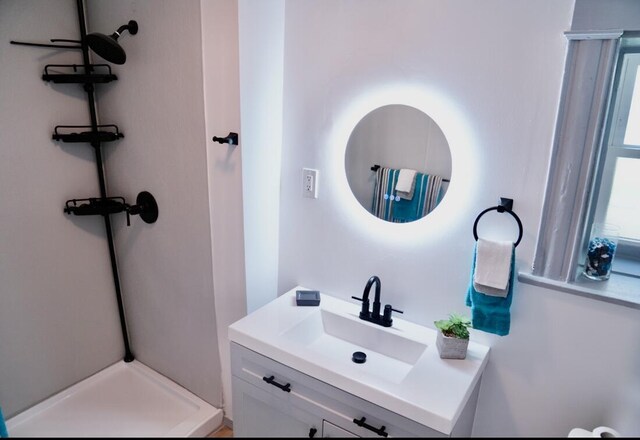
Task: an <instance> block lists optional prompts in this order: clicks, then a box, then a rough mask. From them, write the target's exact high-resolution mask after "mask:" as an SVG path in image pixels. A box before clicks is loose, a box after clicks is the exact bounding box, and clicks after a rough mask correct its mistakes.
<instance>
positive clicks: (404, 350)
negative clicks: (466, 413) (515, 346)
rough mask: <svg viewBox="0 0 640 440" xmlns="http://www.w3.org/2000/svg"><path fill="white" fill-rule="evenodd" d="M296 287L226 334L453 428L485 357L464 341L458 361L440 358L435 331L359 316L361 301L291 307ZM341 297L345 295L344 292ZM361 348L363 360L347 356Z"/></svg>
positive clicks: (324, 298) (326, 299) (325, 298)
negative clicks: (464, 353)
mask: <svg viewBox="0 0 640 440" xmlns="http://www.w3.org/2000/svg"><path fill="white" fill-rule="evenodd" d="M296 290H308V289H306V288H304V287H300V286H298V287H296V288H294V289H292V290H291V291H289V292H287V293H285V294H284V295H282V296H280V297H278V298H277V299H275V300H274V301H272V302H270V303H269V304H267V305H265V306H263V307H262V308H260V309H258V310H256V311H255V312H253V313H251V314H250V315H248V316H246V317H244V318H242V319H241V320H239V321H237V322H235V323H234V324H232V325H231V326H230V327H229V339H230V340H231V341H232V342H235V343H238V344H240V345H243V346H245V347H246V348H248V349H250V350H253V351H256V352H258V353H260V354H262V355H264V356H267V357H269V358H271V359H273V360H275V361H277V362H280V363H282V364H284V365H287V366H289V367H291V368H294V369H296V370H298V371H300V372H302V373H305V374H307V375H309V376H312V377H315V378H316V379H319V380H321V381H323V382H326V383H328V384H330V385H333V386H335V387H337V388H340V389H342V390H344V391H347V392H349V393H351V394H354V395H356V396H358V397H361V398H363V399H365V400H368V401H370V402H372V403H374V404H377V405H379V406H382V407H383V408H387V409H389V410H391V411H394V412H396V413H398V414H401V415H403V416H405V417H408V418H410V419H412V420H415V421H417V422H418V423H421V424H424V425H426V426H429V427H431V428H433V429H436V430H438V431H440V432H443V433H447V432H449V433H450V432H451V430H452V428H453V426H454V425H455V423H456V421H457V419H458V417H459V415H460V413H461V411H462V409H463V407H464V405H465V404H466V402H467V400H468V398H469V396H470V394H471V392H472V391H473V389H474V387H475V385H476V384H477V382H478V380H479V379H480V376H481V374H482V371H483V370H484V367H485V365H486V363H487V359H488V354H489V347H486V346H484V345H480V344H477V343H474V342H473V341H470V342H469V348H468V351H467V358H466V359H464V360H454V359H440V356H439V354H438V351H437V348H436V344H435V340H436V336H437V334H436V331H435V330H434V329H431V328H428V327H423V326H421V325H417V324H414V323H411V322H409V321H405V320H403V319H400V318H397V317H396V316H394V317H393V325H392V326H391V327H382V326H379V325H377V324H373V323H371V322H368V321H364V320H361V319H360V318H359V312H360V304H358V303H355V302H352V301H344V300H341V299H338V298H336V297H334V296H331V295H328V294H325V293H321V299H320V305H319V306H318V307H309V306H297V305H296V301H295V292H296ZM345 296H346V295H345ZM356 351H360V352H364V353H365V354H366V356H367V358H366V362H365V363H355V362H353V361H352V355H353V353H354V352H356Z"/></svg>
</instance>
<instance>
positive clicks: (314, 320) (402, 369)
mask: <svg viewBox="0 0 640 440" xmlns="http://www.w3.org/2000/svg"><path fill="white" fill-rule="evenodd" d="M281 336H282V338H283V339H284V340H288V341H291V342H292V343H293V344H296V345H299V349H307V350H310V351H313V352H314V353H316V358H317V359H321V358H326V359H330V360H331V361H332V362H336V363H339V364H346V365H347V366H350V364H351V363H352V362H353V360H352V356H353V353H354V352H358V351H360V352H363V353H365V354H366V356H367V358H366V361H365V365H362V367H361V368H360V369H361V371H362V372H363V373H364V374H371V375H373V376H378V377H380V378H382V379H384V380H391V381H393V382H401V381H402V379H404V377H405V376H406V375H407V374H408V373H409V371H411V369H412V368H413V366H414V365H415V364H416V362H417V361H418V359H420V356H422V353H424V350H425V349H426V348H427V344H426V343H425V342H419V341H414V340H412V339H410V338H407V337H405V336H403V335H402V334H399V333H394V332H393V331H388V330H386V329H385V328H384V327H381V326H378V325H376V324H371V323H369V322H366V321H362V320H360V319H359V318H358V316H357V315H355V314H354V315H351V314H348V315H339V314H337V313H334V312H331V311H329V310H326V309H322V308H319V307H317V308H315V310H314V313H311V314H309V315H308V316H307V317H306V318H305V319H303V320H302V321H300V322H299V323H297V324H296V325H294V326H293V327H292V328H290V329H289V330H286V331H284V332H283V333H282V335H281Z"/></svg>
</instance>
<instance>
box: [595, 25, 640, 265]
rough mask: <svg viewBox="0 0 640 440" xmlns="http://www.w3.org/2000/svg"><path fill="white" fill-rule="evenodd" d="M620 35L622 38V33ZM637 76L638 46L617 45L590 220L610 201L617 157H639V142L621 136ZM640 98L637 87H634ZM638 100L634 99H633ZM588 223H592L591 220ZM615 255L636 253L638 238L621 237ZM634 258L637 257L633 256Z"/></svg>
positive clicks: (603, 214) (639, 72)
mask: <svg viewBox="0 0 640 440" xmlns="http://www.w3.org/2000/svg"><path fill="white" fill-rule="evenodd" d="M622 38H625V36H624V35H623V37H622ZM639 75H640V46H638V45H635V46H634V47H630V48H625V47H623V48H621V49H620V51H619V58H618V61H617V63H616V71H615V78H614V81H613V85H612V92H611V95H612V96H611V103H610V108H611V111H610V115H609V117H608V118H607V120H606V128H605V131H604V139H603V143H602V147H601V148H602V154H603V166H602V170H601V171H600V174H601V177H600V178H599V179H596V184H595V185H594V190H593V193H594V195H596V194H597V195H596V197H595V198H594V200H593V202H592V204H593V206H594V214H593V222H604V220H605V218H606V214H607V209H608V206H609V203H610V200H611V192H612V189H613V181H614V178H615V169H616V164H617V159H619V158H632V159H637V160H640V145H635V144H625V143H624V138H625V134H626V130H627V125H628V123H629V114H630V111H631V103H632V98H633V94H634V86H635V85H636V83H638V81H637V77H638V76H639ZM635 92H636V93H638V97H640V90H636V91H635ZM636 99H638V98H636ZM593 222H592V223H593ZM617 253H618V255H621V256H624V257H627V258H633V257H636V256H638V255H640V241H639V240H628V239H625V238H621V239H620V242H619V244H618V250H617ZM636 258H637V257H636ZM622 273H625V272H622Z"/></svg>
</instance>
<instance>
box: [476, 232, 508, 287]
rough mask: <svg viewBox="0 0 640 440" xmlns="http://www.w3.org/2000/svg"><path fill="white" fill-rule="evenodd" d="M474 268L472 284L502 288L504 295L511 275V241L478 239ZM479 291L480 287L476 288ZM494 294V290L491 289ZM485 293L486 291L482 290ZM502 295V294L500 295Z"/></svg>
mask: <svg viewBox="0 0 640 440" xmlns="http://www.w3.org/2000/svg"><path fill="white" fill-rule="evenodd" d="M477 249H478V251H477V252H478V253H477V255H476V270H475V272H474V274H473V282H474V285H478V286H480V287H482V286H486V287H488V288H491V289H497V290H500V291H502V290H504V292H505V295H504V296H506V292H507V286H508V285H509V278H510V276H511V257H512V255H513V243H512V242H510V241H490V240H484V239H482V238H480V239H478V247H477ZM477 290H478V291H479V292H481V291H482V289H477ZM490 292H492V293H489V294H490V295H491V294H493V295H494V296H497V295H495V293H496V292H494V291H491V290H490ZM483 293H486V292H483ZM500 296H502V295H500Z"/></svg>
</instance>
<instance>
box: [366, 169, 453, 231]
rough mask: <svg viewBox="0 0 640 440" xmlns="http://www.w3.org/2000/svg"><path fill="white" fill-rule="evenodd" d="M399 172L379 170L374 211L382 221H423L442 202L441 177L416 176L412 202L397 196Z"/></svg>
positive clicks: (374, 195) (374, 192)
mask: <svg viewBox="0 0 640 440" xmlns="http://www.w3.org/2000/svg"><path fill="white" fill-rule="evenodd" d="M399 175H400V170H396V169H393V168H386V167H380V168H379V169H378V171H377V175H376V184H375V187H374V190H373V204H372V208H371V212H372V213H373V215H375V216H376V217H378V218H381V219H382V220H386V221H390V222H395V223H406V222H412V221H415V220H418V219H421V218H422V217H424V216H425V215H427V214H428V213H429V212H431V211H432V210H433V209H434V208H435V207H436V206H437V205H438V203H440V199H441V198H442V177H440V176H435V175H429V174H422V173H416V177H415V188H414V192H413V197H412V198H411V200H407V199H403V198H401V197H399V196H398V195H397V193H396V183H397V181H398V176H399Z"/></svg>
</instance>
